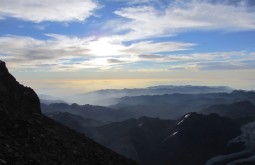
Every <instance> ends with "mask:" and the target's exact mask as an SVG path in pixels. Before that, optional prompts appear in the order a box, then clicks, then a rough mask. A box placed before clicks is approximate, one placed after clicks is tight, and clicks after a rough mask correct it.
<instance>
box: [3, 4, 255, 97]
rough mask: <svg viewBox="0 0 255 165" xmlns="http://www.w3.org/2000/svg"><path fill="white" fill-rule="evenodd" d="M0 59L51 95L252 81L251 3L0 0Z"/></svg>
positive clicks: (245, 85)
mask: <svg viewBox="0 0 255 165" xmlns="http://www.w3.org/2000/svg"><path fill="white" fill-rule="evenodd" d="M10 4H11V5H10ZM0 59H1V60H4V61H6V63H7V65H8V67H9V68H10V71H11V72H12V73H13V74H14V75H15V76H16V77H17V79H18V80H19V81H21V82H23V83H26V84H28V85H30V86H32V87H33V88H35V89H36V90H37V91H38V92H39V93H46V94H52V95H59V94H69V93H77V92H87V91H91V90H96V89H103V88H124V87H144V86H150V85H158V84H176V85H184V84H191V85H227V86H231V87H234V88H242V89H254V88H255V85H254V84H255V83H254V82H255V78H253V77H255V3H254V1H253V0H223V1H220V0H187V1H186V0H185V1H182V0H129V1H126V0H102V1H100V0H97V1H96V0H44V1H35V0H27V1H15V0H1V1H0ZM60 84H61V85H60Z"/></svg>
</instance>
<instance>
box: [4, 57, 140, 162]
mask: <svg viewBox="0 0 255 165" xmlns="http://www.w3.org/2000/svg"><path fill="white" fill-rule="evenodd" d="M0 164H12V165H15V164H63V165H65V164H66V165H75V164H93V165H94V164H95V165H105V164H106V165H107V164H108V165H114V164H115V165H119V164H124V165H125V164H127V165H132V164H136V163H135V162H133V161H131V160H129V159H126V158H124V157H123V156H120V155H119V154H117V153H115V152H113V151H111V150H109V149H106V148H105V147H103V146H101V145H99V144H97V143H95V142H93V141H92V140H90V139H89V138H87V137H85V136H84V135H81V134H79V133H76V132H74V131H73V130H71V129H69V128H67V127H65V126H63V125H61V124H59V123H57V122H55V121H53V120H51V119H49V118H47V117H45V116H43V115H42V114H41V110H40V103H39V98H38V97H37V95H36V93H35V92H34V91H33V90H32V89H31V88H28V87H24V86H23V85H20V84H19V83H18V82H17V81H16V80H15V78H14V77H13V76H12V75H11V74H10V73H9V72H8V69H7V68H6V66H5V63H4V62H2V61H0Z"/></svg>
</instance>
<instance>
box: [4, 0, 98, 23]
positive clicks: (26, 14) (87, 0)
mask: <svg viewBox="0 0 255 165" xmlns="http://www.w3.org/2000/svg"><path fill="white" fill-rule="evenodd" d="M97 8H99V5H98V4H97V3H96V2H95V1H93V0H43V1H33V0H25V1H16V0H1V1H0V19H1V18H6V17H13V18H17V19H22V20H26V21H32V22H37V23H38V22H43V21H57V22H69V21H84V20H86V19H87V18H88V17H90V16H91V15H93V12H94V10H96V9H97Z"/></svg>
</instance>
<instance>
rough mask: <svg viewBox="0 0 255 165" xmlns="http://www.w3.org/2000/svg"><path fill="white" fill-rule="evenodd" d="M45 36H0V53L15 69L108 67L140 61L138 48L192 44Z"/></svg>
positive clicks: (171, 49)
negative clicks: (40, 38)
mask: <svg viewBox="0 0 255 165" xmlns="http://www.w3.org/2000/svg"><path fill="white" fill-rule="evenodd" d="M47 36H48V39H46V40H39V39H35V38H32V37H25V36H12V35H9V36H3V37H0V57H1V59H2V60H5V61H7V62H8V63H10V64H11V66H12V68H16V69H19V68H34V69H40V68H43V67H47V69H53V70H61V69H62V70H80V69H88V68H98V69H110V68H114V67H119V66H120V65H124V64H127V63H135V62H138V61H141V60H142V58H139V55H140V53H141V52H150V53H159V52H174V51H180V50H186V49H190V48H191V47H192V46H193V45H194V44H192V43H181V42H163V43H157V42H136V43H132V44H131V45H125V44H124V43H122V42H121V40H118V38H114V37H102V38H96V37H93V36H91V37H83V38H82V37H80V38H79V37H70V36H64V35H58V34H47Z"/></svg>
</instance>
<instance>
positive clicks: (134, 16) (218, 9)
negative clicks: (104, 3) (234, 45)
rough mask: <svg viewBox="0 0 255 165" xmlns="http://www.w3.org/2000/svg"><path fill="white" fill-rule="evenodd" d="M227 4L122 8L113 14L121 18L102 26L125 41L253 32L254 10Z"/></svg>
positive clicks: (181, 3) (197, 2)
mask: <svg viewBox="0 0 255 165" xmlns="http://www.w3.org/2000/svg"><path fill="white" fill-rule="evenodd" d="M226 2H227V1H217V2H215V3H212V1H209V0H208V1H206V0H203V1H201V0H191V1H174V2H173V3H170V4H169V5H168V7H166V8H165V9H163V10H162V9H161V8H160V9H157V8H155V7H154V6H150V5H141V6H132V7H123V8H121V9H118V10H116V11H115V14H116V15H118V16H119V17H120V18H119V19H116V20H111V21H109V22H108V23H106V25H105V26H106V28H109V29H110V28H111V29H114V32H116V31H118V32H124V34H125V35H124V36H123V38H124V39H125V40H138V39H146V38H152V37H159V36H173V35H176V34H178V33H180V32H184V31H191V30H219V29H222V30H225V31H247V30H248V31H249V30H254V29H255V11H254V10H253V9H251V8H250V7H249V5H248V3H245V1H242V3H235V4H233V3H232V4H231V3H226ZM123 20H125V21H123Z"/></svg>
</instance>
